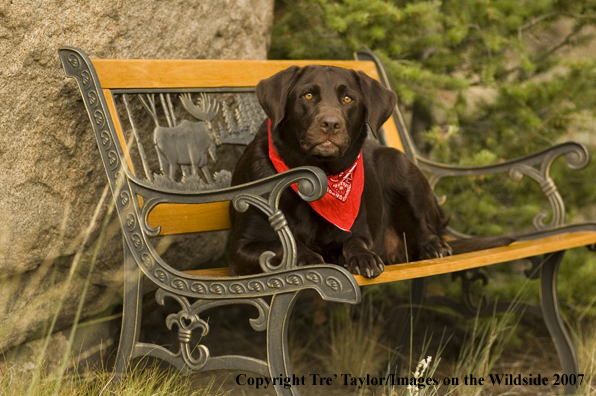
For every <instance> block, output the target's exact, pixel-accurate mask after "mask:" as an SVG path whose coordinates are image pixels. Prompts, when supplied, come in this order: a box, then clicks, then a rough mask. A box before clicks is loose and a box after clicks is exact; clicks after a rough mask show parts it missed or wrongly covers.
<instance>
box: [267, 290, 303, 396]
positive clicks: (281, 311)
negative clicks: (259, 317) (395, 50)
mask: <svg viewBox="0 0 596 396" xmlns="http://www.w3.org/2000/svg"><path fill="white" fill-rule="evenodd" d="M297 296H298V292H292V293H283V294H277V295H275V296H273V298H272V299H271V305H270V310H269V321H268V323H267V361H268V364H269V375H270V376H271V378H279V376H280V375H281V376H282V377H285V378H292V369H291V367H290V353H289V349H288V322H289V321H290V314H291V313H292V308H294V304H295V303H296V297H297ZM275 392H276V393H277V395H278V396H298V395H299V393H298V389H296V387H295V386H291V387H289V388H284V386H283V384H276V385H275Z"/></svg>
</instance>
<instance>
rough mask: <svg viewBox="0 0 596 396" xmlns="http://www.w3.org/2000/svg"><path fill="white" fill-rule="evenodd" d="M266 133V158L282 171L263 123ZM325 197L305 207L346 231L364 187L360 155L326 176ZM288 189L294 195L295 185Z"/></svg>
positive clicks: (352, 222) (358, 207)
mask: <svg viewBox="0 0 596 396" xmlns="http://www.w3.org/2000/svg"><path fill="white" fill-rule="evenodd" d="M267 126H268V133H269V158H270V159H271V162H273V166H274V167H275V169H276V170H277V171H278V172H280V173H281V172H285V171H287V170H288V169H290V168H288V166H287V165H286V164H285V163H284V162H283V160H282V159H281V158H280V157H279V155H278V154H277V151H276V150H275V147H273V141H272V139H271V120H268V122H267ZM327 185H328V187H327V194H325V196H323V198H321V199H319V200H318V201H314V202H309V203H308V204H309V205H310V206H311V207H312V208H313V209H314V210H315V211H316V212H317V213H318V214H320V215H321V216H323V218H325V220H327V221H328V222H330V223H332V224H334V225H335V226H337V227H338V228H339V229H341V230H343V231H347V232H350V229H351V228H352V225H353V224H354V221H355V220H356V216H358V211H359V210H360V199H361V197H362V190H363V188H364V165H363V163H362V152H360V154H359V155H358V159H356V162H354V165H352V166H351V167H350V169H347V170H345V171H343V172H341V173H340V174H338V175H330V176H327ZM292 189H293V190H294V191H296V192H298V184H297V183H296V184H293V185H292Z"/></svg>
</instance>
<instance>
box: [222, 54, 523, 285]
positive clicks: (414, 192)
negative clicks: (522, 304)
mask: <svg viewBox="0 0 596 396" xmlns="http://www.w3.org/2000/svg"><path fill="white" fill-rule="evenodd" d="M256 93H257V97H258V99H259V102H260V103H261V106H262V107H263V109H264V111H265V113H266V114H267V116H268V117H269V120H267V121H265V122H264V123H263V125H262V126H261V128H260V129H259V131H258V132H257V134H256V136H255V138H254V140H253V141H252V142H251V143H250V144H249V145H248V146H247V148H246V150H245V152H244V154H243V155H242V156H241V157H240V159H239V161H238V163H237V165H236V169H235V170H234V174H233V177H232V185H238V184H242V183H247V182H251V181H254V180H258V179H261V178H264V177H267V176H271V175H274V174H276V173H278V172H281V171H283V170H286V169H289V168H294V167H298V166H305V165H310V166H316V167H319V168H321V169H322V170H323V171H325V173H326V174H327V175H328V182H329V187H328V191H327V194H326V195H325V197H323V198H322V199H321V200H319V201H315V202H314V203H308V202H305V201H303V200H302V199H300V198H299V196H298V194H297V193H296V192H295V191H293V190H291V189H288V190H286V191H285V192H284V193H283V195H282V197H281V202H280V209H281V210H282V211H283V213H284V214H285V216H286V219H287V222H288V225H289V227H290V229H291V231H292V232H293V234H294V237H295V239H296V245H297V263H298V265H307V264H322V263H337V264H339V265H344V266H345V267H346V268H347V269H348V270H349V271H350V272H351V273H355V274H362V275H363V276H365V277H368V278H373V277H376V276H378V275H379V274H380V273H381V272H383V269H384V263H403V262H406V261H407V260H409V261H416V260H421V259H428V258H435V257H443V256H445V255H451V254H456V253H462V252H464V251H470V250H476V249H483V248H488V247H493V246H501V245H507V244H509V243H510V242H511V241H512V240H513V239H511V238H507V237H487V238H473V239H472V240H465V241H459V240H457V241H453V242H451V243H450V244H448V243H446V242H445V241H444V238H443V237H444V235H445V229H446V227H447V223H448V218H447V217H446V216H445V215H444V213H443V211H442V210H441V208H440V207H439V205H438V203H437V200H436V198H435V196H434V194H433V191H432V189H431V187H430V185H429V183H428V180H427V179H426V177H425V176H424V174H423V173H422V172H421V171H420V170H419V169H418V167H416V165H414V164H413V163H412V162H411V161H410V160H409V159H408V158H407V157H406V155H405V154H403V153H402V152H400V151H399V150H396V149H394V148H389V147H384V146H382V145H379V144H378V143H376V142H374V140H372V139H367V135H368V130H369V129H370V131H372V133H373V134H375V135H376V134H377V131H378V130H379V128H380V127H381V126H382V125H383V123H384V122H385V121H386V120H387V119H388V118H389V116H390V115H391V113H392V111H393V109H394V108H395V105H396V100H397V98H396V95H395V93H394V92H393V91H391V90H388V89H386V88H384V87H383V86H382V85H381V84H380V83H379V82H377V81H376V80H374V79H372V78H370V77H368V76H367V75H366V74H364V73H362V72H357V71H354V70H348V69H343V68H338V67H331V66H316V65H311V66H306V67H297V66H293V67H290V68H288V69H286V70H284V71H281V72H279V73H277V74H275V75H274V76H272V77H270V78H268V79H265V80H263V81H261V82H260V83H259V84H258V85H257V87H256ZM230 215H231V219H232V225H233V235H232V241H231V250H230V257H229V263H230V270H231V273H232V274H233V275H246V274H254V273H258V272H261V267H260V265H259V256H260V255H261V254H262V253H263V252H264V251H267V250H269V251H273V252H274V253H276V255H277V257H281V252H282V247H281V243H280V241H279V239H278V236H277V234H276V233H275V232H274V231H273V229H272V228H271V226H270V225H269V222H268V220H267V217H266V216H265V215H264V214H263V213H262V212H260V211H259V210H257V209H255V208H252V207H251V208H249V210H248V211H246V212H244V213H237V212H236V211H234V210H233V209H231V213H230ZM278 260H279V259H278Z"/></svg>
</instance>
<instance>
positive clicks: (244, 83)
mask: <svg viewBox="0 0 596 396" xmlns="http://www.w3.org/2000/svg"><path fill="white" fill-rule="evenodd" d="M92 62H93V66H94V67H95V71H96V72H97V75H98V77H99V81H100V83H101V86H102V88H104V89H114V88H139V89H147V88H221V87H226V88H227V87H254V86H256V85H257V83H258V82H259V81H261V80H262V79H264V78H267V77H270V76H272V75H273V74H275V73H277V72H279V71H282V70H284V69H287V68H288V67H290V66H292V65H297V66H306V65H313V64H318V65H329V66H339V67H345V68H348V69H354V70H361V71H363V72H365V73H366V74H368V75H369V76H371V77H373V78H375V79H377V80H378V79H379V76H378V73H377V70H376V68H375V64H374V63H373V62H368V61H330V60H320V61H318V60H313V61H255V60H199V59H92Z"/></svg>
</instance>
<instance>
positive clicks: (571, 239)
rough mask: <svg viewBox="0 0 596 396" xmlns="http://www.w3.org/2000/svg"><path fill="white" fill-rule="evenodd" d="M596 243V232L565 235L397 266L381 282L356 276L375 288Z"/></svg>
mask: <svg viewBox="0 0 596 396" xmlns="http://www.w3.org/2000/svg"><path fill="white" fill-rule="evenodd" d="M593 243H596V232H594V231H578V232H573V233H564V234H559V235H554V236H550V237H545V238H540V239H535V240H532V241H521V242H514V243H512V244H511V245H509V246H503V247H499V248H493V249H487V250H480V251H477V252H471V253H465V254H458V255H456V256H450V257H443V258H440V259H432V260H422V261H417V262H415V263H409V264H394V265H388V266H386V267H385V271H383V273H382V274H381V275H379V276H378V277H377V278H374V279H366V278H364V277H363V276H359V275H354V278H356V281H357V282H358V284H359V285H363V286H365V285H373V284H377V283H387V282H393V281H398V280H405V279H414V278H421V277H424V276H431V275H439V274H446V273H450V272H455V271H461V270H464V269H469V268H476V267H484V266H487V265H491V264H497V263H503V262H506V261H511V260H516V259H521V258H526V257H532V256H536V255H541V254H546V253H551V252H557V251H559V250H566V249H572V248H575V247H580V246H586V245H590V244H593Z"/></svg>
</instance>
